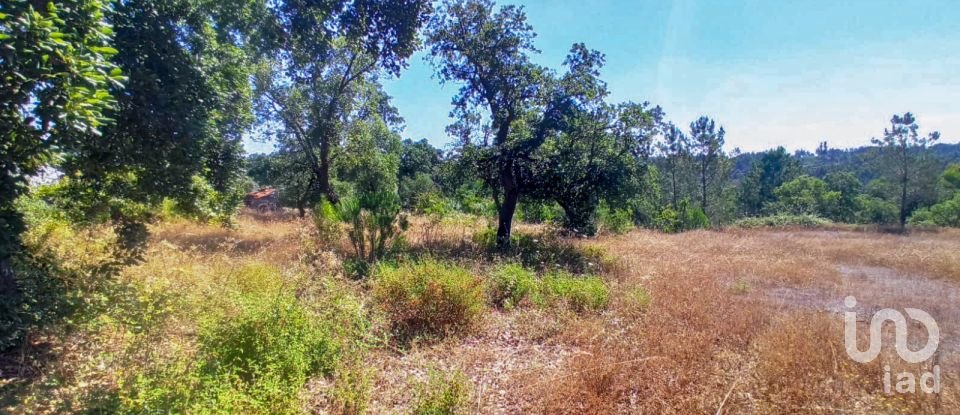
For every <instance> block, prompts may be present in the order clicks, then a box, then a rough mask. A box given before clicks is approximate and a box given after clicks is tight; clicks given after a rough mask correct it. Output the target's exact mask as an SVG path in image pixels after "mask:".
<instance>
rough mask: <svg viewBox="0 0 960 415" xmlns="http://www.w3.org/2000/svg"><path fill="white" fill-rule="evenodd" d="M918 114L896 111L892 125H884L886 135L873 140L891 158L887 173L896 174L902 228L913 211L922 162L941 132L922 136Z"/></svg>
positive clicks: (887, 158)
mask: <svg viewBox="0 0 960 415" xmlns="http://www.w3.org/2000/svg"><path fill="white" fill-rule="evenodd" d="M919 129H920V127H919V126H918V125H917V122H916V118H914V116H913V114H911V113H909V112H908V113H905V114H903V115H896V114H895V115H894V116H893V118H891V119H890V128H889V129H884V131H883V138H879V139H878V138H873V139H871V142H872V143H873V144H875V145H877V146H879V147H880V149H881V154H882V155H883V157H884V159H885V160H887V161H888V163H887V164H886V165H887V166H888V170H887V174H888V175H890V176H892V180H893V181H894V182H895V183H896V185H897V188H898V191H899V194H898V196H897V203H898V205H899V212H900V213H899V223H900V229H901V230H903V229H906V224H907V217H909V215H910V211H911V206H910V197H911V196H912V192H913V190H914V189H912V188H911V186H916V185H917V183H918V177H917V176H918V174H917V173H918V170H919V168H918V167H919V165H920V164H921V163H922V162H923V159H924V157H925V156H926V154H925V153H926V151H925V150H926V148H927V145H929V144H932V143H934V142H936V141H937V140H939V139H940V133H939V132H937V131H934V132H931V133H930V134H929V135H927V136H925V137H924V136H920V134H919V133H918V130H919Z"/></svg>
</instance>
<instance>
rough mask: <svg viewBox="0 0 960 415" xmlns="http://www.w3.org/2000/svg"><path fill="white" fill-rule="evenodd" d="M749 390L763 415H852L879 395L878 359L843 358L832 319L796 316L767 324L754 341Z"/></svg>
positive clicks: (840, 327)
mask: <svg viewBox="0 0 960 415" xmlns="http://www.w3.org/2000/svg"><path fill="white" fill-rule="evenodd" d="M755 351H756V356H757V357H756V360H757V366H756V371H755V379H754V381H755V383H754V384H753V385H752V386H751V390H752V391H755V393H756V397H757V398H758V402H757V405H758V407H759V408H760V409H761V412H765V413H774V412H779V413H784V412H790V413H836V412H857V411H860V410H862V409H863V408H864V407H865V406H867V407H869V406H870V405H872V402H871V401H872V398H871V397H870V395H871V394H873V393H876V392H881V391H882V385H881V384H880V380H881V374H882V368H881V367H880V364H879V361H877V362H875V363H873V364H865V365H864V364H859V363H857V362H854V361H853V360H851V359H849V358H848V357H847V355H846V351H845V348H844V344H843V324H842V322H841V320H840V319H839V318H838V316H836V315H834V314H827V313H816V312H801V313H793V314H789V315H786V316H784V317H782V318H779V319H777V320H776V321H774V322H772V323H771V324H770V326H769V327H767V328H766V329H765V330H764V331H763V333H761V334H760V335H759V336H758V337H757V341H756V343H755Z"/></svg>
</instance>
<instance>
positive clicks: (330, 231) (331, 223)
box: [313, 199, 340, 248]
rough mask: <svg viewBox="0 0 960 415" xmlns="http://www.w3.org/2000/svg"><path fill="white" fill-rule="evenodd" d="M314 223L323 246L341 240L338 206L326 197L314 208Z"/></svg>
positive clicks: (328, 245)
mask: <svg viewBox="0 0 960 415" xmlns="http://www.w3.org/2000/svg"><path fill="white" fill-rule="evenodd" d="M313 224H314V226H315V227H316V230H317V241H318V242H319V243H320V246H321V247H322V248H329V247H331V246H333V245H334V244H336V243H337V242H338V241H339V240H340V217H339V216H338V215H337V209H336V207H334V205H333V204H332V203H330V202H329V201H327V200H326V199H324V200H321V201H320V203H317V205H316V206H315V207H314V208H313Z"/></svg>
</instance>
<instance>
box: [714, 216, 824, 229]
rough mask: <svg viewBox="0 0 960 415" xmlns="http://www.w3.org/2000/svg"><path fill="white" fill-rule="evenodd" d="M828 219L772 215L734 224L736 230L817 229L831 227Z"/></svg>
mask: <svg viewBox="0 0 960 415" xmlns="http://www.w3.org/2000/svg"><path fill="white" fill-rule="evenodd" d="M831 223H832V222H830V221H829V220H827V219H824V218H821V217H819V216H814V215H783V214H780V215H772V216H761V217H753V218H743V219H740V220H738V221H736V222H734V223H733V225H732V226H733V227H736V228H748V229H750V228H794V227H796V228H816V227H820V226H827V225H830V224H831Z"/></svg>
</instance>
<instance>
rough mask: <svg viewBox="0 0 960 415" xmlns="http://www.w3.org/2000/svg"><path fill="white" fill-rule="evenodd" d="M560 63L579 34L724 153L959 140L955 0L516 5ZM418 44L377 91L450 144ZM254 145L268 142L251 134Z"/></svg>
mask: <svg viewBox="0 0 960 415" xmlns="http://www.w3.org/2000/svg"><path fill="white" fill-rule="evenodd" d="M514 3H515V4H519V5H522V6H523V7H524V10H525V11H526V14H527V18H528V21H529V22H530V24H531V25H532V26H533V28H534V31H535V32H536V33H537V38H536V40H535V44H536V46H537V48H538V49H540V50H541V51H542V53H540V54H538V55H536V56H534V57H533V60H534V62H536V63H538V64H541V65H544V66H548V67H551V68H555V69H557V70H561V69H562V67H561V64H562V63H563V59H564V57H565V56H566V54H567V52H568V51H569V49H570V46H571V45H572V44H574V43H577V42H583V43H585V44H586V45H587V46H588V47H589V48H591V49H596V50H599V51H600V52H603V53H604V54H605V55H606V66H605V67H604V69H603V71H602V78H603V79H604V80H605V81H606V82H607V84H608V88H609V89H610V92H611V96H610V101H611V102H624V101H635V102H642V101H649V102H651V103H652V104H656V105H660V106H661V107H663V109H664V110H665V111H666V114H667V118H668V119H669V120H671V121H673V122H674V123H675V124H677V125H680V126H683V127H686V126H688V125H689V124H690V122H691V121H693V120H694V119H695V118H697V117H698V116H700V115H707V116H709V117H711V118H713V119H715V120H717V121H718V123H719V124H721V125H723V126H724V128H725V130H726V132H727V135H726V141H727V144H726V146H725V147H726V149H727V150H728V151H729V150H732V149H733V148H740V149H741V150H743V151H761V150H765V149H769V148H773V147H776V146H784V147H786V148H787V149H788V150H796V149H807V150H813V149H815V148H816V146H817V144H818V143H819V142H820V141H827V142H828V143H829V145H830V147H833V148H847V147H857V146H861V145H867V144H869V142H870V138H871V137H878V136H881V135H882V134H883V129H884V127H886V126H887V125H888V124H889V120H890V118H891V116H892V115H893V114H895V113H904V112H907V111H910V112H913V113H914V115H916V116H917V119H918V123H919V124H920V130H921V133H924V134H925V133H926V132H929V131H934V130H937V131H940V132H941V133H942V138H941V141H942V142H951V143H952V142H958V141H960V7H957V6H958V4H957V3H956V2H953V1H934V0H929V1H897V2H895V1H881V0H872V1H854V0H843V1H819V0H806V1H799V0H782V1H765V0H756V1H733V0H726V1H721V0H716V1H697V0H678V1H673V2H670V1H651V0H632V1H631V0H607V1H599V0H598V1H590V0H582V1H574V0H553V1H549V0H536V1H533V0H531V1H515V2H514ZM433 74H434V68H433V67H432V66H431V64H430V62H429V61H428V60H427V59H426V52H425V51H420V52H418V53H417V54H415V55H414V56H413V57H412V58H411V60H410V66H409V68H408V69H407V70H406V71H404V72H403V73H402V74H401V76H400V77H399V78H396V79H386V80H384V88H385V90H386V91H387V92H388V93H389V94H390V95H391V96H392V97H393V104H394V105H395V106H396V107H397V108H398V109H399V111H400V114H401V116H403V117H404V119H405V121H406V122H405V127H404V130H403V133H402V135H403V137H404V138H412V139H421V138H426V139H427V140H428V141H430V142H431V143H432V144H433V145H435V146H439V147H447V146H448V145H449V144H450V143H451V139H450V138H449V137H447V136H446V133H445V131H444V128H445V127H446V126H447V125H448V124H450V123H451V121H452V120H451V119H450V118H449V115H448V114H449V112H450V109H451V104H450V102H451V98H452V97H453V95H454V94H455V93H456V90H457V88H458V87H459V86H458V85H456V84H447V85H441V84H440V82H439V81H438V80H437V79H436V78H435V77H434V75H433ZM246 144H247V149H248V151H251V152H262V151H269V149H270V147H271V146H270V145H269V143H253V142H250V141H248V142H247V143H246Z"/></svg>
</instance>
